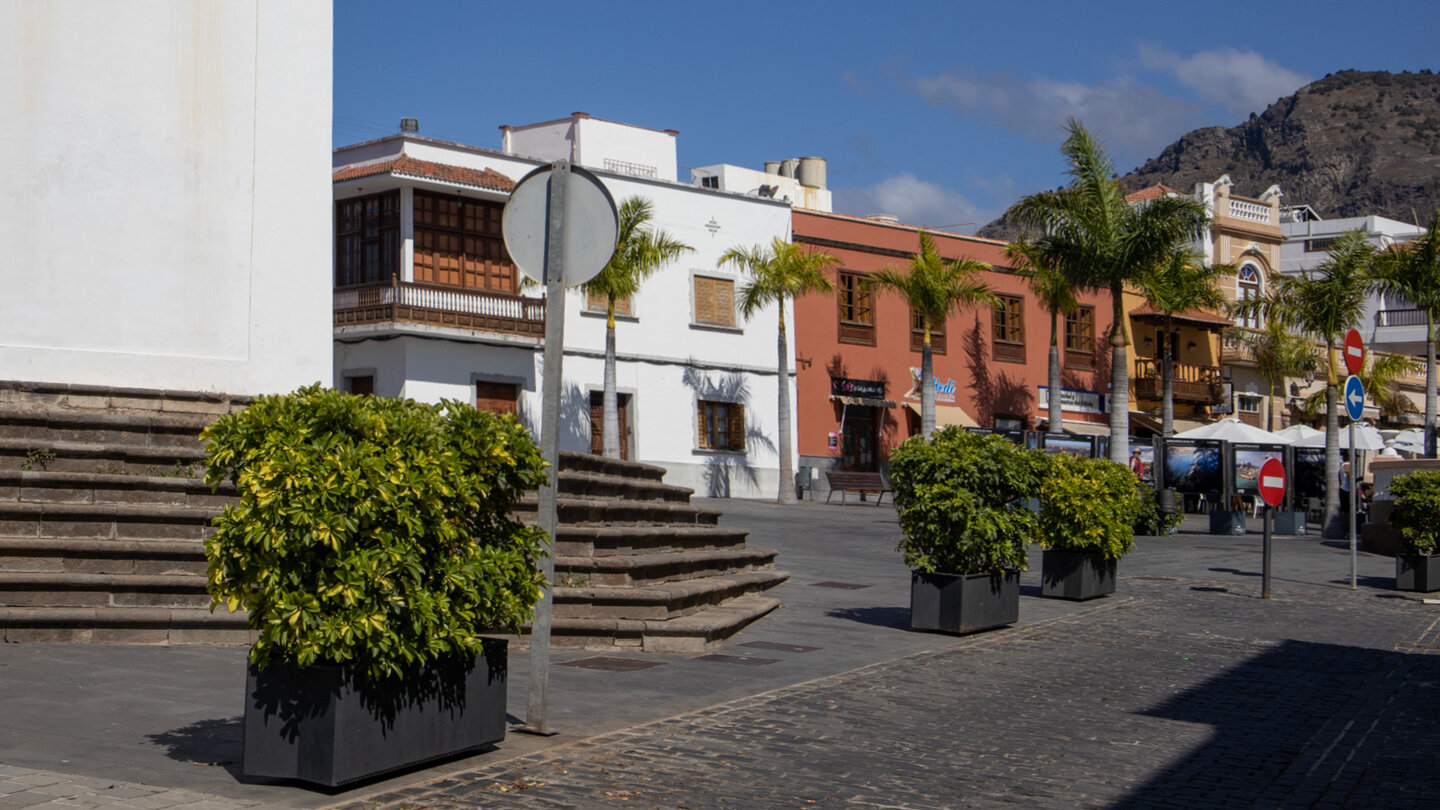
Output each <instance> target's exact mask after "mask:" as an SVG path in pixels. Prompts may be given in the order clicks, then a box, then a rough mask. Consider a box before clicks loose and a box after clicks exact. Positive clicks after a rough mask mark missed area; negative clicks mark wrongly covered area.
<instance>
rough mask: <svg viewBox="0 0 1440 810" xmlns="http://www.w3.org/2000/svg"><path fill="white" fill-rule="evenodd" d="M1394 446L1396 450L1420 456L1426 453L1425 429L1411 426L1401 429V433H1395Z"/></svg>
mask: <svg viewBox="0 0 1440 810" xmlns="http://www.w3.org/2000/svg"><path fill="white" fill-rule="evenodd" d="M1357 444H1358V442H1357ZM1393 446H1394V448H1395V449H1396V450H1399V451H1400V452H1402V453H1411V454H1413V455H1417V456H1419V455H1424V453H1425V431H1424V429H1422V428H1409V429H1407V430H1402V431H1400V432H1399V433H1397V434H1395V444H1394V445H1393Z"/></svg>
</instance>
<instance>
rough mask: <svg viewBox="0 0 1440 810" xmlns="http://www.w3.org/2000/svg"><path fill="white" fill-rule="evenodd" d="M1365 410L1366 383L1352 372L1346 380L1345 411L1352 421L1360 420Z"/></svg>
mask: <svg viewBox="0 0 1440 810" xmlns="http://www.w3.org/2000/svg"><path fill="white" fill-rule="evenodd" d="M1364 412H1365V385H1364V384H1363V383H1361V382H1360V378H1359V377H1356V376H1355V375H1354V374H1351V375H1350V376H1349V377H1348V378H1347V379H1346V380H1345V413H1346V414H1348V415H1349V416H1350V421H1352V422H1354V421H1358V420H1359V419H1360V415H1361V414H1362V413H1364Z"/></svg>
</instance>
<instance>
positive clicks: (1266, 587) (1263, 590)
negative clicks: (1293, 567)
mask: <svg viewBox="0 0 1440 810" xmlns="http://www.w3.org/2000/svg"><path fill="white" fill-rule="evenodd" d="M1274 511H1275V508H1274V507H1273V506H1271V505H1269V504H1266V505H1265V517H1264V526H1265V535H1264V537H1265V539H1264V549H1265V555H1264V556H1265V562H1264V569H1263V571H1264V573H1263V574H1262V575H1261V577H1260V598H1261V599H1269V598H1270V525H1271V522H1272V521H1273V520H1274V516H1273V514H1272V513H1273V512H1274Z"/></svg>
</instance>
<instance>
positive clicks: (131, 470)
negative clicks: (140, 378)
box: [0, 382, 787, 651]
mask: <svg viewBox="0 0 1440 810" xmlns="http://www.w3.org/2000/svg"><path fill="white" fill-rule="evenodd" d="M247 402H248V400H246V399H244V398H238V397H227V396H225V395H218V394H196V393H187V392H149V391H136V390H126V389H103V388H94V387H80V386H64V385H39V384H29V383H5V382H0V640H3V641H6V642H42V641H49V642H123V643H170V644H183V643H209V644H247V643H250V642H251V641H252V640H253V634H252V633H251V631H250V629H249V627H248V625H247V623H246V619H245V615H244V614H243V613H234V614H232V613H229V612H228V611H227V610H226V609H225V608H224V607H223V606H221V607H219V608H217V609H216V610H215V612H213V613H212V612H211V611H210V609H209V606H210V597H209V596H208V595H207V594H206V592H205V559H204V539H205V538H206V537H208V536H209V535H210V534H211V532H212V531H213V530H212V529H211V528H210V521H211V519H212V518H213V517H214V516H216V515H217V514H219V513H220V511H221V510H222V509H223V508H224V506H225V504H227V503H229V502H231V501H232V500H233V499H234V497H235V496H234V493H233V491H226V490H225V489H222V490H221V491H219V492H215V493H212V492H211V490H210V487H208V486H206V485H205V483H204V482H203V480H202V476H203V462H204V457H205V453H204V450H203V447H202V446H201V443H200V441H199V439H198V434H199V432H200V431H201V430H202V429H203V428H204V427H205V426H206V425H208V424H209V423H210V422H211V421H213V420H214V419H215V417H216V416H218V415H219V414H223V413H227V412H230V411H232V410H236V409H238V408H241V407H244V405H245V404H247ZM560 466H561V471H560V478H559V480H560V494H559V503H558V506H559V512H560V514H559V521H560V528H559V529H558V530H557V535H558V537H557V538H556V545H555V549H554V553H555V571H556V575H555V583H556V584H555V589H554V594H553V598H554V611H553V621H552V627H551V638H552V644H554V645H555V646H557V647H560V646H571V647H593V648H614V647H622V648H638V649H644V650H651V651H690V650H703V649H704V648H705V647H706V646H707V645H708V644H710V643H711V642H714V641H717V640H719V639H723V638H725V637H727V636H729V635H731V634H733V633H735V632H737V631H738V630H739V629H740V628H742V627H744V626H745V625H746V624H748V623H749V622H751V621H753V620H755V619H757V618H759V617H760V616H763V615H765V614H766V613H768V612H769V611H770V610H773V609H774V608H775V607H777V606H778V604H779V603H778V602H777V601H776V600H774V599H770V598H766V597H764V596H761V595H760V594H761V592H763V591H764V590H766V589H768V588H770V587H773V586H774V585H777V584H779V583H781V582H783V581H785V579H786V578H787V575H786V574H784V573H782V572H779V571H776V570H774V567H773V563H774V558H775V552H774V551H767V550H761V549H751V548H747V547H746V545H745V538H746V532H745V531H744V530H743V529H730V528H722V527H720V526H719V525H717V522H718V518H719V513H718V512H714V511H708V510H701V509H696V508H693V507H691V506H690V503H689V501H690V495H691V491H690V490H688V489H684V488H680V487H673V486H668V485H666V484H664V483H663V482H662V480H661V479H662V477H663V475H664V472H665V471H664V469H663V468H661V467H654V466H650V465H644V464H635V463H630V462H620V461H613V460H607V459H602V458H599V457H596V456H590V455H584V454H578V453H565V454H562V459H561V465H560ZM535 509H536V498H535V496H534V494H531V495H529V496H527V497H526V498H525V499H524V500H523V501H522V502H521V503H520V504H519V505H518V506H517V508H516V514H517V515H518V516H520V517H521V518H522V519H525V520H533V519H534V517H535ZM521 640H522V641H523V640H524V637H523V636H522V638H521Z"/></svg>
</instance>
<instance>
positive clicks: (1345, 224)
mask: <svg viewBox="0 0 1440 810" xmlns="http://www.w3.org/2000/svg"><path fill="white" fill-rule="evenodd" d="M1280 227H1281V228H1282V229H1283V230H1284V232H1285V244H1284V246H1283V247H1282V248H1281V271H1282V272H1284V273H1285V274H1286V275H1296V274H1298V273H1301V272H1303V271H1306V270H1311V269H1314V268H1315V267H1318V266H1319V265H1320V264H1321V263H1323V262H1324V261H1325V260H1327V259H1329V258H1330V246H1331V245H1332V244H1334V243H1335V240H1336V239H1339V238H1340V237H1341V236H1344V235H1345V234H1347V233H1349V232H1350V231H1353V230H1357V229H1358V230H1361V231H1363V232H1364V233H1365V241H1367V242H1369V243H1370V244H1371V245H1372V246H1374V247H1375V248H1376V249H1377V250H1384V249H1385V248H1387V247H1390V246H1391V245H1394V244H1396V243H1397V242H1408V241H1410V240H1412V239H1414V238H1416V237H1417V236H1419V235H1420V234H1421V233H1423V232H1424V230H1425V229H1424V228H1421V227H1419V226H1416V225H1407V224H1406V223H1404V222H1399V221H1396V220H1393V219H1387V218H1385V217H1379V216H1369V217H1346V218H1344V219H1321V218H1320V216H1319V215H1318V214H1316V213H1315V211H1314V209H1312V208H1310V206H1308V205H1306V206H1294V207H1290V208H1286V209H1285V211H1284V214H1283V216H1282V217H1281V226H1280ZM1356 326H1357V327H1358V328H1359V329H1360V333H1361V335H1363V336H1364V338H1365V344H1366V346H1368V347H1371V348H1374V349H1376V350H1378V351H1388V352H1395V353H1398V354H1417V355H1423V354H1424V353H1425V313H1423V312H1421V311H1419V310H1417V309H1415V308H1414V306H1413V305H1412V304H1411V303H1410V302H1409V301H1406V300H1404V299H1403V298H1401V297H1399V296H1382V295H1380V294H1378V293H1376V294H1373V295H1371V296H1370V297H1369V298H1367V299H1366V301H1365V312H1364V315H1363V316H1362V317H1361V321H1360V323H1359V324H1357V325H1356Z"/></svg>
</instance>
